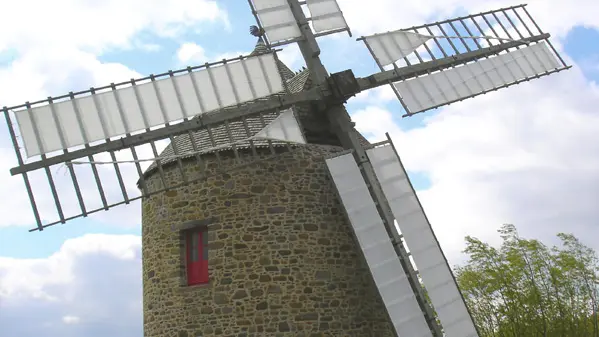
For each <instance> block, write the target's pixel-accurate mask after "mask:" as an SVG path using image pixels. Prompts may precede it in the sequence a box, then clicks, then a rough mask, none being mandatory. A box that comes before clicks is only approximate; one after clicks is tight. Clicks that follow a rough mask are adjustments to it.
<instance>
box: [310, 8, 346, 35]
mask: <svg viewBox="0 0 599 337" xmlns="http://www.w3.org/2000/svg"><path fill="white" fill-rule="evenodd" d="M306 4H307V5H308V10H310V14H311V16H312V17H311V20H312V27H313V28H314V31H315V32H317V33H321V32H327V31H332V30H339V29H342V30H345V29H348V26H347V22H345V17H343V13H342V12H341V9H340V8H339V4H338V3H337V0H306Z"/></svg>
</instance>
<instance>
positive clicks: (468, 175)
mask: <svg viewBox="0 0 599 337" xmlns="http://www.w3.org/2000/svg"><path fill="white" fill-rule="evenodd" d="M597 105H599V88H597V86H596V84H595V83H592V82H590V83H589V82H586V79H585V78H584V76H583V74H582V73H581V72H580V70H579V69H577V68H575V69H574V70H571V71H568V72H562V73H560V74H556V75H552V76H550V77H547V78H543V79H539V80H535V81H532V82H528V83H525V84H521V85H518V86H517V87H512V88H509V89H504V90H500V91H498V92H494V93H490V94H487V95H484V96H479V97H477V98H475V99H471V100H466V101H463V102H461V103H457V104H454V105H451V106H449V107H447V108H444V109H443V110H442V111H440V112H439V113H438V114H431V115H430V116H428V117H427V118H426V119H425V120H424V122H423V126H421V127H417V128H415V129H411V130H408V131H405V130H403V129H402V128H401V123H399V125H398V124H397V123H396V119H395V118H396V117H397V114H394V115H392V114H391V113H390V112H389V111H387V110H385V109H383V108H380V107H369V108H366V109H364V110H361V111H357V112H356V113H355V114H354V115H353V119H354V121H356V123H357V125H358V127H359V128H360V129H361V130H362V131H363V132H366V133H368V134H370V135H372V136H373V137H374V138H375V139H382V138H383V137H384V132H390V134H391V136H392V138H393V140H394V143H395V144H396V146H397V148H398V151H399V153H400V155H401V156H402V160H403V161H404V164H405V165H406V167H407V168H408V169H409V170H411V171H413V172H419V173H424V174H426V175H427V176H428V177H429V178H430V180H431V184H432V186H431V187H430V188H429V189H427V190H423V191H420V192H419V195H420V197H421V200H422V201H423V204H424V207H425V209H426V211H427V212H428V214H429V218H430V220H431V222H432V225H433V227H434V228H435V231H436V232H437V236H438V237H439V238H440V241H441V242H442V245H443V247H444V249H445V250H446V251H447V252H448V253H449V254H450V256H451V257H452V258H454V259H455V258H457V257H458V254H459V251H460V250H461V249H462V247H463V237H464V236H465V235H474V236H480V237H481V238H484V239H491V238H493V237H496V234H495V233H494V231H495V230H496V229H497V228H498V227H499V226H500V225H501V224H502V223H514V224H516V225H518V226H519V227H520V228H521V229H522V231H523V234H524V235H529V236H534V237H537V238H542V239H545V240H548V239H551V237H552V236H554V235H555V234H556V233H557V232H559V231H565V232H574V233H575V234H577V235H578V236H579V237H581V238H582V239H583V240H585V239H586V238H590V237H596V236H597V235H599V230H598V229H597V228H596V223H595V219H597V217H599V210H597V208H596V205H595V203H596V200H599V193H598V192H597V191H599V176H598V175H597V172H599V145H598V144H599V143H598V142H596V135H597V134H598V133H599V115H598V114H597V113H596V112H597V111H596V108H595V107H596V106H597ZM587 243H588V244H591V245H593V244H594V245H595V248H597V249H599V246H597V244H596V243H594V242H592V241H590V240H589V241H588V242H587Z"/></svg>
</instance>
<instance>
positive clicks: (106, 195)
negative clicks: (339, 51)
mask: <svg viewBox="0 0 599 337" xmlns="http://www.w3.org/2000/svg"><path fill="white" fill-rule="evenodd" d="M249 5H250V8H251V10H252V12H253V14H254V15H255V17H256V20H257V25H256V26H255V27H252V28H251V29H250V33H251V34H252V35H254V36H256V37H258V38H259V41H258V43H257V45H256V48H255V50H254V52H252V53H251V54H250V55H248V56H240V57H238V58H233V59H227V60H222V61H220V62H213V63H206V64H204V65H201V66H196V67H187V68H185V69H181V70H177V71H168V72H166V73H163V74H158V75H150V76H148V77H145V78H141V79H132V80H130V81H127V82H123V83H112V84H110V85H108V86H104V87H100V88H91V89H89V90H85V91H82V92H71V93H69V94H67V95H63V96H60V97H49V98H47V99H45V100H42V101H37V102H33V103H30V102H27V103H25V104H24V105H20V106H15V107H4V109H3V110H4V115H5V118H6V122H7V124H8V127H9V132H10V136H11V139H12V142H13V145H14V149H15V153H16V156H17V161H18V166H16V167H15V168H13V169H11V174H12V175H21V176H22V177H23V180H24V183H25V187H26V190H27V193H28V195H29V199H30V202H31V208H32V210H33V213H34V217H35V220H36V222H37V227H36V228H34V229H32V231H42V230H44V229H46V228H48V227H50V226H53V225H56V224H59V223H65V222H67V221H70V220H73V219H76V218H80V217H86V216H88V215H90V214H93V213H96V212H99V211H102V210H109V209H113V208H114V207H115V206H118V205H121V204H129V203H132V202H134V201H136V200H139V199H142V240H143V260H144V262H143V268H144V330H145V331H144V333H145V335H146V336H165V335H175V334H178V336H191V335H193V336H199V335H201V336H223V335H265V334H266V335H270V334H276V333H278V334H280V335H293V336H300V335H306V334H309V333H316V332H320V333H326V334H331V335H352V336H354V335H355V336H369V335H372V336H396V335H399V336H437V337H440V336H450V337H453V336H478V333H477V331H476V328H475V325H474V323H473V321H472V318H471V316H470V314H469V312H468V309H467V307H466V305H465V303H464V300H463V298H462V296H461V294H460V291H459V289H458V287H457V284H456V282H455V279H454V277H453V274H452V272H451V270H450V268H449V266H448V264H447V261H446V259H445V257H444V255H443V252H442V250H441V248H440V246H439V244H438V242H437V239H436V237H435V235H434V233H433V231H432V229H431V227H430V224H429V222H428V220H427V218H426V215H425V214H424V211H423V209H422V206H421V205H420V202H419V201H418V198H417V196H416V193H415V192H414V189H413V187H412V185H411V183H410V181H409V179H408V177H407V174H406V171H405V169H404V167H403V165H402V163H401V161H400V158H399V156H398V154H397V152H396V150H395V147H394V144H393V143H392V141H391V139H390V138H389V137H388V139H387V140H386V141H384V142H380V143H375V144H370V143H369V142H367V141H366V140H365V139H364V138H363V137H362V136H361V135H360V134H359V133H358V132H357V131H356V130H355V129H354V124H353V123H352V122H351V119H350V117H349V114H348V113H347V111H346V109H345V106H344V103H345V102H346V101H347V100H348V99H350V98H351V97H352V96H354V95H356V94H357V93H359V92H362V91H366V90H370V89H373V88H376V87H380V86H385V85H391V88H392V89H393V91H394V92H395V94H396V95H397V98H398V99H399V101H400V103H401V104H402V106H403V108H404V110H405V112H406V115H407V116H411V115H413V114H416V113H420V112H424V111H427V110H430V109H434V108H438V107H441V106H444V105H447V104H451V103H453V102H456V101H461V100H464V99H467V98H471V97H474V96H477V95H481V94H484V93H487V92H490V91H494V90H498V89H501V88H504V87H507V86H510V85H513V84H517V83H520V82H523V81H528V80H530V79H533V78H538V77H541V76H545V75H548V74H552V73H555V72H559V71H561V70H565V69H568V68H570V66H568V65H567V64H566V63H565V62H564V60H563V59H562V58H561V57H560V55H559V54H558V53H557V52H556V50H555V48H554V47H553V46H552V44H551V42H550V41H549V37H550V35H549V34H547V33H544V32H542V31H541V29H540V28H539V26H538V25H537V24H536V23H535V21H534V20H533V18H532V17H531V16H530V14H529V13H528V11H527V9H526V6H525V5H519V6H514V7H509V8H502V9H498V10H493V11H489V12H484V13H479V14H476V15H469V16H465V17H459V18H454V19H450V20H445V21H440V22H435V23H432V24H427V25H422V26H417V27H412V28H409V29H402V30H397V31H391V32H386V33H381V34H375V35H370V36H364V37H361V38H360V39H359V40H360V41H363V42H364V44H365V47H366V48H368V50H369V51H370V53H371V55H372V56H373V58H374V60H375V62H376V63H377V64H378V66H379V67H380V72H377V73H375V74H372V75H370V76H366V77H356V76H355V75H354V73H353V71H352V70H345V71H341V72H338V73H333V74H329V73H328V72H327V71H326V69H325V67H324V65H323V64H322V62H321V61H320V58H319V55H320V49H319V46H318V43H317V38H318V37H320V36H324V35H328V34H334V33H340V32H348V33H349V34H350V36H351V33H350V30H349V27H348V26H347V23H346V22H345V19H344V17H343V14H342V12H341V10H340V8H339V6H338V4H337V2H336V1H335V0H306V1H298V0H276V1H273V0H269V1H266V0H250V1H249ZM303 6H307V9H308V11H309V12H310V15H311V17H310V18H307V17H306V16H305V14H304V10H303V8H302V7H303ZM291 43H297V44H298V46H299V49H300V51H301V53H302V56H303V58H304V60H305V62H306V66H307V69H304V70H303V71H301V72H299V73H294V72H293V71H291V70H290V69H289V68H287V67H286V66H285V65H284V64H283V63H282V62H281V61H280V60H279V59H278V56H277V53H278V51H279V50H278V49H276V48H278V47H281V46H284V45H287V44H291ZM13 119H16V122H17V124H18V130H17V128H15V127H14V126H13ZM17 131H18V135H17ZM162 140H167V141H169V142H170V143H169V145H168V146H167V147H166V148H165V149H164V150H163V151H161V152H160V154H159V151H158V146H157V144H156V143H157V142H159V141H162ZM142 147H145V148H146V149H145V150H144V151H147V153H149V156H150V158H142V157H141V156H140V153H141V152H140V148H142ZM125 151H128V153H130V156H123V153H124V152H125ZM24 156H25V157H27V161H25V159H24ZM148 164H149V166H148V167H145V168H144V167H142V165H148ZM125 165H129V166H130V167H132V168H133V172H134V173H136V178H135V182H136V183H137V187H138V188H139V193H138V194H137V195H134V194H133V193H135V192H136V191H135V190H134V189H130V188H127V187H126V186H125V183H126V181H128V180H129V179H125V178H127V177H125V174H124V173H123V172H124V169H123V167H124V166H125ZM55 167H64V168H66V173H68V176H67V177H68V178H67V179H68V180H70V181H69V183H70V184H71V185H72V186H71V188H68V189H67V187H66V185H64V184H62V183H61V184H57V183H56V179H57V176H56V174H53V172H52V170H51V168H55ZM107 173H111V176H112V179H113V180H111V183H109V184H106V182H105V180H103V179H102V176H106V174H107ZM35 174H37V175H38V176H37V178H36V181H40V179H42V180H46V181H47V183H48V184H47V186H48V189H47V190H46V192H47V195H45V196H46V198H39V194H36V193H35V191H34V190H35V189H36V187H38V186H37V183H36V184H32V183H31V182H30V177H31V176H33V175H35ZM78 174H79V175H78ZM82 174H83V175H87V176H88V177H89V178H88V179H81V178H80V177H81V175H82ZM90 182H91V185H90ZM108 185H113V187H114V186H117V187H118V189H116V192H115V190H112V189H110V190H109V189H107V188H106V187H107V186H108ZM65 192H67V193H70V196H69V197H68V198H65V197H64V194H65ZM92 194H93V195H94V196H93V198H95V199H94V200H95V201H96V206H95V207H90V206H89V205H90V203H91V202H90V198H92V196H91V195H92ZM36 195H37V196H38V197H37V198H36ZM65 199H67V200H68V201H66V202H65V201H64V200H65ZM40 200H42V202H46V201H47V200H51V201H53V205H52V207H53V208H54V210H55V215H54V217H52V216H48V215H42V214H41V212H40V209H47V208H48V205H43V206H42V207H39V205H38V204H39V202H40ZM340 209H342V212H339V210H340ZM48 219H50V220H48ZM395 222H397V225H398V226H395ZM408 249H409V251H408ZM412 260H413V261H412Z"/></svg>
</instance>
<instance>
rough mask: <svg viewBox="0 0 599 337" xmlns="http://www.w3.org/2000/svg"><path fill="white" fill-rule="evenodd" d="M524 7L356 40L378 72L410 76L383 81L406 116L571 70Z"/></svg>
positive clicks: (502, 9) (484, 13)
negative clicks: (388, 71) (388, 86)
mask: <svg viewBox="0 0 599 337" xmlns="http://www.w3.org/2000/svg"><path fill="white" fill-rule="evenodd" d="M525 6H526V5H519V6H513V7H508V8H501V9H497V10H492V11H488V12H483V13H479V14H475V15H468V16H464V17H458V18H453V19H449V20H444V21H438V22H435V23H430V24H425V25H421V26H417V27H412V28H409V29H402V30H398V31H393V32H388V33H383V34H375V35H370V36H365V37H362V38H360V39H359V40H363V41H364V43H365V45H366V47H367V48H368V50H369V51H370V53H371V55H372V57H373V58H374V60H375V61H376V63H377V64H378V66H379V68H380V70H381V71H382V72H385V68H384V67H385V66H388V65H391V64H393V67H394V69H393V71H395V72H396V73H398V74H400V73H406V72H409V71H410V70H414V73H413V75H412V76H395V77H394V78H392V79H391V78H389V79H388V80H387V83H389V84H391V87H392V89H393V91H394V92H395V94H396V96H397V98H398V99H399V101H400V102H401V104H402V106H403V108H404V110H405V111H406V114H405V115H404V116H409V115H413V114H415V113H419V112H423V111H427V110H430V109H434V108H438V107H441V106H444V105H447V104H451V103H454V102H457V101H461V100H464V99H468V98H472V97H475V96H478V95H481V94H484V93H487V92H490V91H494V90H498V89H502V88H505V87H508V86H511V85H513V84H517V83H520V82H523V81H528V80H531V79H535V78H538V77H541V76H545V75H548V74H552V73H555V72H558V71H562V70H565V69H568V68H570V66H568V65H567V64H566V63H565V62H564V60H563V59H562V57H561V56H560V55H559V54H558V53H557V51H556V50H555V48H554V47H553V45H552V44H551V42H550V41H549V37H550V35H549V34H547V33H543V31H541V29H540V28H539V26H538V25H537V24H536V23H535V22H534V20H533V18H532V17H531V16H530V14H529V13H528V11H527V10H526V7H525ZM524 18H528V19H529V20H525V19H524ZM527 22H528V23H527ZM531 23H532V25H533V26H534V27H531V25H530V24H531ZM441 64H443V65H444V66H440V67H439V68H437V67H438V65H441ZM449 68H451V69H449ZM390 77H393V76H390Z"/></svg>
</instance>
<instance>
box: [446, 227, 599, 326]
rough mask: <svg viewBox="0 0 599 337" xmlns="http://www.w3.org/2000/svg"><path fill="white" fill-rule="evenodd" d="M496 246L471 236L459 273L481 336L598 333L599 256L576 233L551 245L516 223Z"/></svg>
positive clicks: (502, 229) (504, 232)
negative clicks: (531, 236) (527, 234)
mask: <svg viewBox="0 0 599 337" xmlns="http://www.w3.org/2000/svg"><path fill="white" fill-rule="evenodd" d="M498 232H499V234H500V236H501V239H502V243H501V246H500V247H499V248H495V247H492V246H491V245H489V244H488V243H486V242H483V241H481V240H479V239H477V238H473V237H470V236H468V237H466V249H465V250H464V253H466V254H467V255H468V257H469V259H468V262H467V263H466V264H465V265H463V266H458V267H456V278H457V281H458V284H459V286H460V289H461V290H462V294H463V295H464V298H465V300H466V302H467V304H468V307H469V308H470V311H471V313H472V316H473V319H474V321H475V322H476V325H477V326H478V328H479V331H480V333H481V337H490V336H493V337H536V336H539V337H554V336H555V337H587V336H588V337H599V326H598V325H599V320H598V317H597V311H598V299H599V298H598V297H599V296H598V295H599V275H598V274H599V259H598V258H597V254H596V253H595V251H594V250H593V249H591V248H589V247H587V246H585V245H583V244H582V243H581V242H580V241H579V240H578V239H577V238H576V237H575V236H574V235H571V234H564V233H560V234H558V235H557V237H558V238H559V240H560V241H561V244H560V245H558V246H553V247H547V246H546V245H545V244H543V243H541V242H539V241H538V240H534V239H530V240H529V239H523V238H521V237H520V236H519V235H518V231H517V229H516V227H515V226H514V225H504V226H502V227H501V229H500V230H499V231H498Z"/></svg>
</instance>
